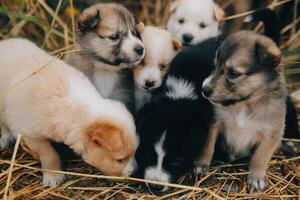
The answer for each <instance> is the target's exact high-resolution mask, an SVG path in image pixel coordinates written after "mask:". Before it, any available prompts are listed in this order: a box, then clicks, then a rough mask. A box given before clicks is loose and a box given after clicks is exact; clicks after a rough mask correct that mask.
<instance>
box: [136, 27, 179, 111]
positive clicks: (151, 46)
mask: <svg viewBox="0 0 300 200" xmlns="http://www.w3.org/2000/svg"><path fill="white" fill-rule="evenodd" d="M141 37H142V41H143V43H144V46H145V50H146V54H145V61H144V66H141V68H140V69H138V70H139V73H135V74H134V80H135V84H136V88H135V89H136V90H135V93H136V94H135V101H136V108H137V109H140V108H141V107H142V106H143V105H144V104H145V103H146V102H148V101H149V100H150V98H151V91H152V90H154V89H156V88H158V87H160V86H161V84H162V81H163V78H164V75H165V74H166V72H167V70H168V67H169V64H170V63H171V61H172V60H173V58H174V57H175V55H176V54H177V51H176V50H175V48H174V43H173V42H174V41H173V40H174V38H173V37H172V35H171V34H170V33H169V32H167V31H166V30H164V29H160V28H156V27H152V26H147V27H145V30H144V32H143V33H142V35H141ZM161 64H164V65H165V66H166V67H167V68H166V69H165V70H164V71H162V70H161V69H160V65H161ZM147 81H153V82H154V85H153V87H151V88H148V91H146V88H145V87H146V82H147Z"/></svg>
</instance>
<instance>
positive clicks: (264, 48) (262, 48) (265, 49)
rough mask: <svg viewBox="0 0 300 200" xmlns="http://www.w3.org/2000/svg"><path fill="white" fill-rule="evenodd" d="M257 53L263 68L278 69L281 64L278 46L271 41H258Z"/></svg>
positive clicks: (256, 45)
mask: <svg viewBox="0 0 300 200" xmlns="http://www.w3.org/2000/svg"><path fill="white" fill-rule="evenodd" d="M255 53H256V56H257V58H258V60H259V62H260V64H262V65H263V66H266V67H277V66H278V65H279V64H280V61H281V51H280V50H279V48H278V47H277V46H276V44H275V43H274V42H273V41H271V40H269V39H265V40H263V41H258V42H257V43H256V44H255Z"/></svg>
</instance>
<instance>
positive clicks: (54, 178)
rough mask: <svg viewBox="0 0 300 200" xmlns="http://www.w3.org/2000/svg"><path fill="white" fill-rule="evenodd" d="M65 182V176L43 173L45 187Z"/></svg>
mask: <svg viewBox="0 0 300 200" xmlns="http://www.w3.org/2000/svg"><path fill="white" fill-rule="evenodd" d="M64 180H65V175H64V174H58V173H53V172H44V173H43V185H45V186H54V185H58V184H60V183H62V182H63V181H64Z"/></svg>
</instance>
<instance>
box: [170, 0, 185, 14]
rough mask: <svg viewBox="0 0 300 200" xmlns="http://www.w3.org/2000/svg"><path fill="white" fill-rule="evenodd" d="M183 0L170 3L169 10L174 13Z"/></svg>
mask: <svg viewBox="0 0 300 200" xmlns="http://www.w3.org/2000/svg"><path fill="white" fill-rule="evenodd" d="M181 1H182V0H175V1H173V2H172V3H171V4H170V7H169V12H170V13H173V12H175V10H176V9H177V7H178V6H179V4H180V3H181Z"/></svg>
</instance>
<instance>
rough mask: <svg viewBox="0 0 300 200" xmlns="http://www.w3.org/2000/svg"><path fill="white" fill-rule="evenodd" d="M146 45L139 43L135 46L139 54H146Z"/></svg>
mask: <svg viewBox="0 0 300 200" xmlns="http://www.w3.org/2000/svg"><path fill="white" fill-rule="evenodd" d="M144 50H145V49H144V47H143V46H141V45H137V46H136V47H134V51H135V52H136V53H137V54H138V55H139V56H141V55H143V54H144Z"/></svg>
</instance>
